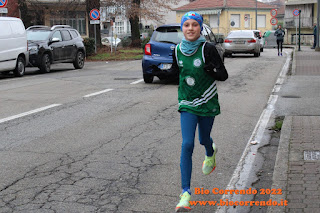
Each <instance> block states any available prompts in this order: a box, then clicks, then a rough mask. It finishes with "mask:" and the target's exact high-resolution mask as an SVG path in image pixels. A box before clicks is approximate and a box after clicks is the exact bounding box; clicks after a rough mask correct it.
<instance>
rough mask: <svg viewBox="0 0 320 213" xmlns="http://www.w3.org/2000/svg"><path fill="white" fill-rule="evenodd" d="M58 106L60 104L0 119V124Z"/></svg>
mask: <svg viewBox="0 0 320 213" xmlns="http://www.w3.org/2000/svg"><path fill="white" fill-rule="evenodd" d="M60 105H61V104H51V105H49V106H45V107H41V108H38V109H34V110H31V111H28V112H24V113H21V114H18V115H13V116H10V117H7V118H3V119H0V124H1V123H4V122H7V121H10V120H14V119H17V118H21V117H23V116H27V115H31V114H34V113H37V112H41V111H44V110H47V109H50V108H53V107H57V106H60Z"/></svg>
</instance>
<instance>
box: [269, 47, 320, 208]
mask: <svg viewBox="0 0 320 213" xmlns="http://www.w3.org/2000/svg"><path fill="white" fill-rule="evenodd" d="M319 85H320V52H315V51H314V50H312V49H310V47H301V51H296V52H295V54H294V57H293V63H292V75H291V76H288V79H287V82H286V86H285V88H284V91H282V92H280V94H279V97H281V98H282V99H281V103H280V105H281V106H282V113H283V114H284V115H285V120H284V123H283V126H282V130H281V138H280V143H279V148H278V153H277V159H276V163H275V170H274V175H273V185H272V189H278V188H280V189H282V191H283V194H282V195H270V198H271V199H273V200H277V201H278V202H281V199H283V200H287V201H288V206H273V207H269V208H268V213H274V212H308V213H312V212H315V213H318V212H320V113H319V109H320V86H319ZM281 90H283V88H282V89H281ZM288 94H290V95H291V96H290V95H288ZM281 95H282V96H281ZM280 111H281V110H280Z"/></svg>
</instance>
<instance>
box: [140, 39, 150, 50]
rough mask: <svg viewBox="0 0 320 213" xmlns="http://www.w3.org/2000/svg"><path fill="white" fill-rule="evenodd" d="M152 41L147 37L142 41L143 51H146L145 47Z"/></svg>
mask: <svg viewBox="0 0 320 213" xmlns="http://www.w3.org/2000/svg"><path fill="white" fill-rule="evenodd" d="M149 41H150V37H147V38H145V39H143V40H142V42H141V47H142V49H144V46H146V44H147V43H148V42H149Z"/></svg>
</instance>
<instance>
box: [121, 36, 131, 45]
mask: <svg viewBox="0 0 320 213" xmlns="http://www.w3.org/2000/svg"><path fill="white" fill-rule="evenodd" d="M131 42H132V41H131V38H130V37H129V36H126V37H123V38H122V39H121V45H122V47H129V46H130V44H131Z"/></svg>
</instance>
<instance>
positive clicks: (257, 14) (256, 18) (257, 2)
mask: <svg viewBox="0 0 320 213" xmlns="http://www.w3.org/2000/svg"><path fill="white" fill-rule="evenodd" d="M256 30H258V0H256Z"/></svg>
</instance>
